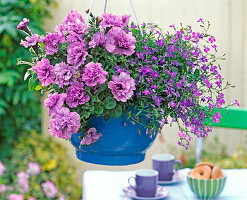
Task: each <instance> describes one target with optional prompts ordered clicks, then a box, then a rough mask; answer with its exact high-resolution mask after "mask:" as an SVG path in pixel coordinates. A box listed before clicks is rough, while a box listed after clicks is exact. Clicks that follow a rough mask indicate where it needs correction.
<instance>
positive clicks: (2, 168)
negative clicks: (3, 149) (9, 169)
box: [0, 161, 5, 176]
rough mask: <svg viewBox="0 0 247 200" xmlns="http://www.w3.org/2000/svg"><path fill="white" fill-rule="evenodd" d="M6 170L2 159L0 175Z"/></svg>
mask: <svg viewBox="0 0 247 200" xmlns="http://www.w3.org/2000/svg"><path fill="white" fill-rule="evenodd" d="M4 171H5V167H4V165H3V163H2V162H1V161H0V176H1V175H3V173H4Z"/></svg>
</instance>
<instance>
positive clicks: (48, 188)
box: [41, 181, 57, 198]
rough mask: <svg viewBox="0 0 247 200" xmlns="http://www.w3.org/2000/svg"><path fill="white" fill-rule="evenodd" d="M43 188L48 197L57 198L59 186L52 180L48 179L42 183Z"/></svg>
mask: <svg viewBox="0 0 247 200" xmlns="http://www.w3.org/2000/svg"><path fill="white" fill-rule="evenodd" d="M41 186H42V189H43V191H44V193H45V195H46V196H47V197H50V198H55V197H56V195H57V188H56V186H55V185H54V183H53V182H51V181H46V182H44V183H42V184H41Z"/></svg>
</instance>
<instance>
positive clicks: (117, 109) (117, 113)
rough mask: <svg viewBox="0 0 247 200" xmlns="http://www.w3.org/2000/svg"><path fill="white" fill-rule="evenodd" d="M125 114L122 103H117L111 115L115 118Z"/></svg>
mask: <svg viewBox="0 0 247 200" xmlns="http://www.w3.org/2000/svg"><path fill="white" fill-rule="evenodd" d="M122 114H123V109H122V106H121V105H117V106H116V107H115V108H114V109H113V110H112V111H111V116H112V117H114V118H119V117H121V116H122Z"/></svg>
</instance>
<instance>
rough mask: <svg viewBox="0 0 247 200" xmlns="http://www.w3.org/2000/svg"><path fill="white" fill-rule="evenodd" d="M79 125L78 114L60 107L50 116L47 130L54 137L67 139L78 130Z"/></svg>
mask: <svg viewBox="0 0 247 200" xmlns="http://www.w3.org/2000/svg"><path fill="white" fill-rule="evenodd" d="M80 126H81V123H80V115H79V114H78V113H77V112H70V111H69V109H68V108H66V107H62V108H61V109H60V110H58V111H57V112H56V113H54V115H53V116H52V117H51V119H50V129H49V132H50V134H51V135H52V136H54V137H59V138H62V139H69V138H70V137H71V135H72V134H73V133H76V132H77V131H78V129H79V128H80Z"/></svg>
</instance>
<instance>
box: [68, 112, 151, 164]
mask: <svg viewBox="0 0 247 200" xmlns="http://www.w3.org/2000/svg"><path fill="white" fill-rule="evenodd" d="M89 127H95V128H96V129H97V131H98V132H99V133H102V137H101V138H100V139H99V140H98V141H97V142H95V143H93V144H92V145H90V146H82V147H80V142H81V139H80V138H79V137H80V136H82V134H79V133H76V134H73V135H72V137H71V143H72V145H73V146H74V147H75V148H76V156H77V158H78V159H80V160H82V161H84V162H88V163H93V164H100V165H131V164H136V163H139V162H142V161H143V160H144V159H145V154H146V151H147V150H148V149H149V148H150V147H151V145H152V144H153V142H154V140H155V137H156V136H150V135H147V134H146V129H145V128H144V127H143V126H141V127H140V126H139V127H140V131H139V133H140V134H138V128H139V127H138V126H137V125H134V124H132V123H131V122H130V121H128V120H127V118H126V116H125V115H123V116H121V117H120V118H113V117H110V119H109V120H108V121H104V117H97V118H96V117H92V118H91V119H90V121H89Z"/></svg>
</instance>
